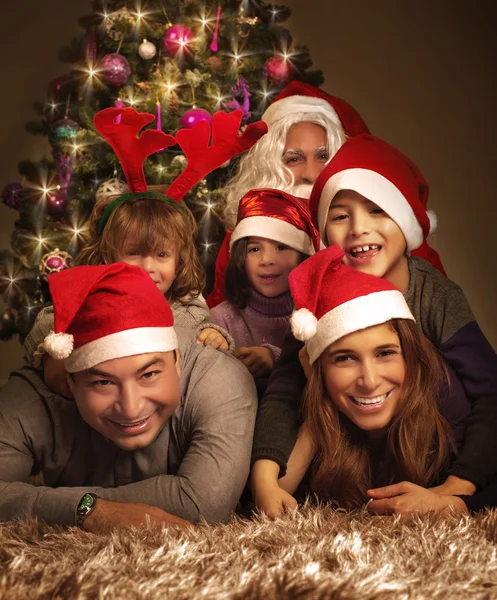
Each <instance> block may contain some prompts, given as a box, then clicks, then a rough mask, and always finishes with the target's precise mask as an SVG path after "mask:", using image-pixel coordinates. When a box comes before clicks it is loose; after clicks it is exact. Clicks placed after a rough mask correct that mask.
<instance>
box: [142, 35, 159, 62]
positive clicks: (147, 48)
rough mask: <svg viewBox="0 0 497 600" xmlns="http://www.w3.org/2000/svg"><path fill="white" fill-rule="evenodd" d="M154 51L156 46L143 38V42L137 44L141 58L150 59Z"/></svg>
mask: <svg viewBox="0 0 497 600" xmlns="http://www.w3.org/2000/svg"><path fill="white" fill-rule="evenodd" d="M156 52H157V48H156V47H155V45H154V44H152V42H149V41H148V40H143V42H142V43H141V44H140V45H139V46H138V55H139V56H140V58H143V60H150V59H151V58H153V57H154V56H155V54H156Z"/></svg>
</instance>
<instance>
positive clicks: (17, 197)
mask: <svg viewBox="0 0 497 600" xmlns="http://www.w3.org/2000/svg"><path fill="white" fill-rule="evenodd" d="M23 199H24V186H22V185H21V184H20V183H16V182H12V183H8V184H7V185H6V186H5V187H4V188H3V190H2V202H3V203H4V204H5V206H7V207H8V208H13V209H14V210H19V208H20V207H21V204H22V201H23Z"/></svg>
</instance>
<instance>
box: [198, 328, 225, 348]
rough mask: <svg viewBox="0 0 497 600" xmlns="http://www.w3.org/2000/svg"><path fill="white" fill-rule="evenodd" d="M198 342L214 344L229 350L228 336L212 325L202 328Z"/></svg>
mask: <svg viewBox="0 0 497 600" xmlns="http://www.w3.org/2000/svg"><path fill="white" fill-rule="evenodd" d="M197 342H198V343H199V344H205V345H206V346H212V347H213V348H217V349H219V350H228V348H229V345H228V342H227V340H226V338H225V337H224V336H223V335H222V334H221V333H220V332H219V331H218V330H217V329H213V328H212V327H206V328H205V329H202V331H201V332H200V335H199V336H198V338H197Z"/></svg>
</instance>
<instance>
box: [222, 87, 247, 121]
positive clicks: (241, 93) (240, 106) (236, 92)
mask: <svg viewBox="0 0 497 600" xmlns="http://www.w3.org/2000/svg"><path fill="white" fill-rule="evenodd" d="M231 92H232V94H233V99H232V100H230V101H229V102H224V103H223V106H224V108H229V109H231V110H241V111H242V112H243V116H242V122H245V121H248V120H249V119H250V96H251V95H252V94H251V93H250V92H249V89H248V84H247V82H246V81H245V79H244V78H243V77H239V78H238V81H237V82H236V84H235V85H234V86H233V87H232V88H231ZM238 98H241V102H240V101H239V100H238Z"/></svg>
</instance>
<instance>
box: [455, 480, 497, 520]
mask: <svg viewBox="0 0 497 600" xmlns="http://www.w3.org/2000/svg"><path fill="white" fill-rule="evenodd" d="M459 498H462V499H463V500H464V502H465V504H466V506H467V507H468V508H469V510H470V512H472V513H475V512H479V511H480V510H485V509H486V508H495V507H497V483H492V484H490V485H489V486H487V487H486V488H484V489H483V490H481V492H477V493H476V494H475V495H474V496H459Z"/></svg>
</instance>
